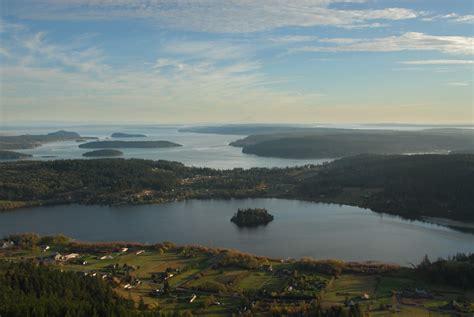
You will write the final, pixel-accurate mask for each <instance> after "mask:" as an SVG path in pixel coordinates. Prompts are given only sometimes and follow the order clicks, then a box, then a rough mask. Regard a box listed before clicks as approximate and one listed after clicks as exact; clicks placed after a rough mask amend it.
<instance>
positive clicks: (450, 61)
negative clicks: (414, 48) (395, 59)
mask: <svg viewBox="0 0 474 317" xmlns="http://www.w3.org/2000/svg"><path fill="white" fill-rule="evenodd" d="M400 64H406V65H474V61H473V60H464V59H431V60H430V59H428V60H420V61H403V62H400Z"/></svg>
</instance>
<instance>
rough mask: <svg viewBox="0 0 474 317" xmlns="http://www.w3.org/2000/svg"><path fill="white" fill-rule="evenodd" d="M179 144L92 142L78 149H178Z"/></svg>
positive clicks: (165, 142)
mask: <svg viewBox="0 0 474 317" xmlns="http://www.w3.org/2000/svg"><path fill="white" fill-rule="evenodd" d="M179 146H182V145H181V144H177V143H173V142H169V141H94V142H88V143H83V144H80V145H79V147H80V148H84V149H125V148H141V149H154V148H170V147H179Z"/></svg>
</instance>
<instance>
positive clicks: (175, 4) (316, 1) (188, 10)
mask: <svg viewBox="0 0 474 317" xmlns="http://www.w3.org/2000/svg"><path fill="white" fill-rule="evenodd" d="M349 2H351V3H364V2H366V1H364V0H299V1H294V2H292V1H286V0H262V1H250V0H240V1H238V0H230V1H215V0H201V1H186V0H155V1H152V0H148V1H139V0H128V1H123V0H119V1H109V0H89V1H77V0H71V1H58V0H36V1H29V4H28V7H26V8H25V6H23V7H21V10H20V9H17V10H15V9H16V7H15V5H11V7H10V8H9V11H10V12H11V14H16V15H17V16H19V17H21V18H28V19H47V20H84V19H116V18H123V17H130V18H140V19H147V20H150V21H154V22H157V23H160V24H161V25H167V26H168V27H174V28H177V29H184V30H192V31H201V32H217V33H222V32H225V33H242V32H256V31H265V30H271V29H275V28H280V27H286V26H300V27H308V26H315V25H330V26H336V27H345V28H347V27H378V26H380V25H382V24H380V23H379V21H377V20H387V21H390V20H405V19H413V18H416V17H417V16H418V13H417V12H415V11H413V10H411V9H406V8H382V9H360V10H343V9H338V8H335V7H333V6H332V5H333V4H337V3H349Z"/></svg>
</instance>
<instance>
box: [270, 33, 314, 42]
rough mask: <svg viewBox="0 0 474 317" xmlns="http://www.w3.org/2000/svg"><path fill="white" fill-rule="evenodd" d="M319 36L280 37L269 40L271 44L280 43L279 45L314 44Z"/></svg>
mask: <svg viewBox="0 0 474 317" xmlns="http://www.w3.org/2000/svg"><path fill="white" fill-rule="evenodd" d="M317 39H318V37H317V36H312V35H286V36H279V37H272V38H269V39H268V40H269V41H271V42H275V43H279V44H290V43H301V42H312V41H315V40H317Z"/></svg>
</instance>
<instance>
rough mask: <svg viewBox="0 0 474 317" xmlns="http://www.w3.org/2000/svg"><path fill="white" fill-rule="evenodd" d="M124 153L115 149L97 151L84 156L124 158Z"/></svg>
mask: <svg viewBox="0 0 474 317" xmlns="http://www.w3.org/2000/svg"><path fill="white" fill-rule="evenodd" d="M122 155H123V152H121V151H118V150H113V149H105V150H95V151H90V152H86V153H84V154H82V156H85V157H111V156H122Z"/></svg>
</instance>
